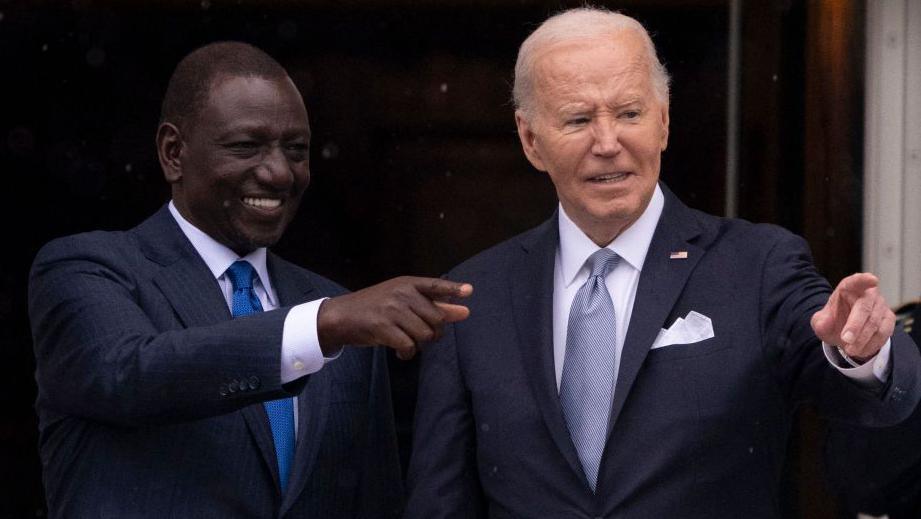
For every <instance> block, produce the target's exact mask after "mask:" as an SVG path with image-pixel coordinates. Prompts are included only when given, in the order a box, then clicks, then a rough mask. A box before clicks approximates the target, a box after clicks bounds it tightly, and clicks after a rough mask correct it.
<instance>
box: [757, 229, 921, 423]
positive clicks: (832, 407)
mask: <svg viewBox="0 0 921 519" xmlns="http://www.w3.org/2000/svg"><path fill="white" fill-rule="evenodd" d="M762 228H765V229H773V227H772V226H762ZM771 234H773V235H774V236H772V237H770V238H771V240H770V241H771V242H773V246H772V247H771V248H770V250H769V251H768V253H767V257H766V259H765V261H764V263H763V265H764V268H763V271H762V272H761V276H760V280H759V282H760V290H761V298H760V300H761V304H762V308H761V322H762V341H763V342H762V350H763V352H764V355H765V358H766V361H767V363H768V365H769V366H772V367H773V371H774V376H775V377H776V380H777V382H778V383H779V387H780V389H781V390H782V391H783V392H784V397H785V398H786V399H787V402H788V404H789V405H790V406H791V407H792V406H795V405H796V404H797V403H799V402H802V401H811V402H813V403H815V404H816V406H817V407H818V409H819V411H820V412H821V413H822V414H823V415H825V416H827V417H828V418H831V419H832V420H835V421H840V422H844V423H851V424H856V425H862V426H870V427H884V426H890V425H895V424H897V423H900V422H903V421H904V420H906V419H907V418H908V417H909V416H910V415H911V413H912V411H913V410H914V409H915V407H916V405H917V403H918V400H919V398H921V387H919V383H921V372H919V370H921V358H919V354H918V350H917V348H915V347H914V344H913V343H912V342H911V340H910V339H908V337H907V336H906V335H905V334H904V333H901V332H898V333H896V334H895V335H893V337H892V349H891V352H892V372H891V374H890V380H889V382H888V384H887V385H886V386H885V387H884V388H883V390H882V391H881V392H875V391H870V390H867V389H866V388H864V387H861V386H860V385H859V384H857V383H855V382H853V381H851V380H849V379H848V378H847V377H845V376H844V375H842V374H841V373H840V372H838V371H837V370H836V369H834V368H833V367H831V366H829V365H828V361H827V359H825V357H824V355H823V354H822V351H821V345H820V342H819V341H818V339H817V338H816V337H815V332H814V331H813V330H812V326H811V324H810V320H811V318H812V315H813V314H814V313H815V312H817V311H818V310H820V309H821V308H822V307H823V306H824V305H825V302H826V301H827V299H828V295H829V293H830V288H829V287H828V284H827V282H826V281H825V279H824V278H822V277H821V276H819V275H818V274H817V273H816V271H815V267H814V266H813V264H812V258H811V255H810V254H809V248H808V246H807V245H806V243H805V241H804V240H803V239H802V238H800V237H798V236H795V235H793V234H790V233H788V232H785V231H780V232H779V233H778V232H771Z"/></svg>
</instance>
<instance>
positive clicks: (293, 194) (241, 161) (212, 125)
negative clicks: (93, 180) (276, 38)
mask: <svg viewBox="0 0 921 519" xmlns="http://www.w3.org/2000/svg"><path fill="white" fill-rule="evenodd" d="M309 141H310V127H309V125H308V122H307V110H306V108H305V107H304V102H303V100H302V99H301V96H300V94H299V93H298V91H297V88H296V87H295V86H294V84H293V83H292V82H291V80H290V79H289V78H287V77H286V78H280V79H269V78H261V77H249V76H225V77H218V78H216V79H215V80H214V81H213V82H212V85H211V89H210V92H209V95H208V99H207V101H206V102H205V104H204V106H203V108H202V109H201V111H200V113H198V114H197V117H194V118H193V120H192V121H191V124H189V125H188V128H185V129H184V130H183V131H182V143H181V151H180V154H179V157H178V163H179V165H180V167H179V169H180V174H179V175H178V177H177V178H175V179H172V180H171V183H172V184H173V201H174V203H175V204H176V207H177V208H178V209H179V212H180V213H181V214H182V215H183V216H184V217H185V218H186V219H188V220H189V221H190V222H191V223H192V224H193V225H195V226H196V227H198V228H199V229H201V230H202V231H204V232H205V233H207V234H208V235H209V236H211V237H212V238H214V239H215V240H217V241H218V242H220V243H222V244H224V245H226V246H227V247H229V248H230V249H232V250H233V251H234V252H236V253H237V254H240V255H245V254H247V253H249V252H251V251H252V250H254V249H257V248H259V247H267V246H270V245H273V244H274V243H275V242H277V241H278V240H279V239H280V238H281V235H282V234H283V233H284V231H285V228H286V227H287V226H288V223H289V222H290V221H291V219H292V218H294V215H295V214H296V213H297V208H298V205H299V204H300V200H301V195H303V193H304V190H305V189H306V188H307V185H308V184H309V183H310V168H309V161H308V143H309Z"/></svg>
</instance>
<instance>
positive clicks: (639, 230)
mask: <svg viewBox="0 0 921 519" xmlns="http://www.w3.org/2000/svg"><path fill="white" fill-rule="evenodd" d="M663 207H665V196H664V195H663V194H662V190H661V188H659V185H658V184H656V189H655V191H654V192H653V193H652V198H651V199H650V201H649V205H647V206H646V209H645V210H644V211H643V214H641V215H640V217H639V218H638V219H637V220H636V221H635V222H633V224H632V225H631V226H629V227H627V228H626V229H624V230H623V232H621V233H620V235H619V236H618V237H617V238H615V239H614V241H612V242H611V243H609V244H608V246H607V248H608V249H611V250H612V251H614V252H615V253H616V254H617V255H618V256H620V257H621V259H623V260H624V261H626V262H627V263H628V264H630V266H632V267H633V268H635V269H636V270H638V271H642V270H643V262H645V261H646V252H647V251H649V244H650V243H651V242H652V235H653V233H654V232H655V230H656V225H657V224H658V223H659V217H661V216H662V208H663ZM559 215H560V217H559V227H560V267H561V269H562V271H563V272H562V274H563V282H564V283H565V284H566V286H569V285H571V284H572V283H573V282H574V281H575V280H576V276H577V275H578V274H579V271H580V270H582V266H583V265H585V261H586V260H587V259H588V257H589V256H591V255H592V254H594V253H595V251H597V250H599V249H600V248H601V247H599V246H598V245H597V244H595V242H593V241H592V239H591V238H589V237H588V236H587V235H586V234H585V233H584V232H583V231H582V229H580V228H579V226H577V225H576V223H575V222H573V221H572V220H571V219H570V218H569V215H567V214H566V211H564V210H563V205H562V204H560V208H559Z"/></svg>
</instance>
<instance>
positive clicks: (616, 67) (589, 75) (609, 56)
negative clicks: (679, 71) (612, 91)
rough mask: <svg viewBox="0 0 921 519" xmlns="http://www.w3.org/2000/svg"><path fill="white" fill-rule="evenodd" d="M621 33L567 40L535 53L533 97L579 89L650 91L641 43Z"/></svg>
mask: <svg viewBox="0 0 921 519" xmlns="http://www.w3.org/2000/svg"><path fill="white" fill-rule="evenodd" d="M631 36H632V35H630V34H627V33H625V32H621V33H618V34H615V35H611V36H606V37H595V38H585V39H569V40H565V41H559V42H554V43H549V44H546V45H543V46H541V47H539V48H538V49H536V50H535V57H534V84H535V87H536V93H537V94H538V95H540V94H542V93H549V92H556V91H557V90H559V89H564V90H567V89H572V88H579V87H580V86H581V85H585V84H593V85H596V86H597V85H606V86H617V85H624V84H627V83H629V84H632V85H634V88H651V86H650V85H651V71H652V67H651V62H650V58H649V56H648V54H647V52H646V48H645V46H644V45H643V43H642V41H641V40H640V39H639V38H637V37H631Z"/></svg>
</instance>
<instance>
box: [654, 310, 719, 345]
mask: <svg viewBox="0 0 921 519" xmlns="http://www.w3.org/2000/svg"><path fill="white" fill-rule="evenodd" d="M711 337H714V335H713V322H712V321H710V318H709V317H707V316H706V315H703V314H700V313H697V312H695V311H693V310H692V311H690V312H688V315H687V316H686V317H683V318H682V317H679V318H678V319H676V320H675V322H674V323H672V325H671V326H669V327H668V329H665V328H662V330H661V331H659V335H658V336H656V340H655V342H653V343H652V348H651V349H656V348H662V347H664V346H671V345H673V344H693V343H695V342H700V341H703V340H706V339H709V338H711Z"/></svg>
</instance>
